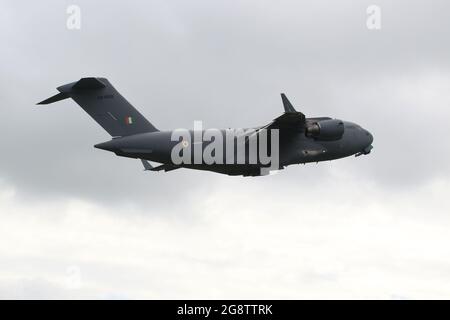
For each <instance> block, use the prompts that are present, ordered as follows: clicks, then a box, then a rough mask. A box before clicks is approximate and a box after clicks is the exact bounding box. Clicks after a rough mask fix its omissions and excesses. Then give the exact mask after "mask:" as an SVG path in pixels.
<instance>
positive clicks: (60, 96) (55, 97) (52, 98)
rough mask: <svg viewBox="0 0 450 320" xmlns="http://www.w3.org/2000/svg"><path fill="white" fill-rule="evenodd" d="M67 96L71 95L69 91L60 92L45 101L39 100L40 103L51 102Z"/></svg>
mask: <svg viewBox="0 0 450 320" xmlns="http://www.w3.org/2000/svg"><path fill="white" fill-rule="evenodd" d="M67 98H70V95H69V94H68V93H67V92H60V93H58V94H55V95H54V96H53V97H50V98H48V99H45V100H44V101H41V102H39V103H38V104H50V103H53V102H56V101H60V100H64V99H67Z"/></svg>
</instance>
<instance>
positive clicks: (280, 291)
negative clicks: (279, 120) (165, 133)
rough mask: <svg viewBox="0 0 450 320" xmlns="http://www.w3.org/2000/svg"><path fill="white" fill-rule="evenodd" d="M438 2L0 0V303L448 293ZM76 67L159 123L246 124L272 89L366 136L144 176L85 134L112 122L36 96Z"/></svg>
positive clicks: (442, 5) (446, 73)
mask: <svg viewBox="0 0 450 320" xmlns="http://www.w3.org/2000/svg"><path fill="white" fill-rule="evenodd" d="M72 4H76V5H78V6H79V8H80V9H81V28H80V29H79V30H69V29H68V28H67V24H66V22H67V19H68V17H69V15H68V14H67V12H66V10H67V7H68V6H69V5H72ZM372 4H376V5H378V6H379V8H380V9H381V29H380V30H369V29H368V28H367V26H366V20H367V18H368V15H367V13H366V10H367V8H368V7H369V6H370V5H372ZM449 12H450V3H449V2H448V1H444V0H442V1H438V0H435V1H429V0H428V1H425V0H421V1H411V0H408V1H406V0H394V1H393V0H383V1H376V2H372V1H363V0H360V1H356V0H353V1H331V0H329V1H317V0H316V1H298V0H295V1H294V0H293V1H286V0H282V1H262V0H252V1H250V0H248V1H247V0H244V1H239V2H237V1H225V0H215V1H206V0H205V1H197V0H194V1H181V0H180V1H167V0H164V1H163V0H161V1H145V2H143V1H137V0H130V1H126V2H123V3H115V2H114V3H113V2H111V1H95V2H94V1H87V0H84V1H81V0H77V1H56V0H54V1H50V0H44V1H39V2H31V1H9V0H6V1H2V2H1V3H0V41H1V42H2V50H0V61H1V63H0V68H1V69H0V117H1V119H2V124H1V126H0V144H1V157H0V298H132V299H133V298H167V299H169V298H178V299H187V298H189V299H191V298H199V299H202V298H204V299H208V298H243V299H251V298H256V299H257V298H268V299H271V298H273V299H275V298H287V299H299V298H375V299H382V298H383V299H404V298H405V299H409V298H410V299H414V298H447V299H448V298H450V216H449V214H450V197H449V191H450V144H449V142H448V137H449V136H450V127H449V125H448V121H449V119H450V109H449V107H450V62H449V61H450V60H449V57H450V43H449V41H448V39H449V38H450V17H449V15H450V13H449ZM86 76H99V77H100V76H101V77H106V78H108V79H109V80H110V81H111V83H113V84H114V86H115V87H116V89H118V90H119V91H120V92H121V94H122V95H124V96H125V97H126V98H127V99H128V100H129V101H130V102H131V103H132V104H133V105H134V106H135V107H136V108H138V109H139V110H140V111H141V112H142V113H143V114H144V115H145V116H146V117H147V118H148V119H149V120H150V121H151V122H152V123H153V124H154V125H155V126H156V127H158V128H159V129H162V130H163V129H171V128H192V127H193V122H194V120H202V121H203V122H204V125H205V126H206V127H214V128H221V127H251V126H257V125H264V124H267V123H268V122H270V121H271V120H272V119H273V118H275V117H276V116H278V115H279V114H281V112H282V111H283V108H282V104H281V99H280V97H279V93H280V92H286V94H287V95H288V97H289V98H290V100H291V101H292V103H293V104H294V105H295V106H296V107H297V109H298V110H299V111H302V112H303V113H305V114H306V115H307V116H331V117H336V118H339V119H344V120H349V121H352V122H356V123H358V124H360V125H361V126H363V127H364V128H366V129H368V130H369V131H371V132H372V134H373V135H374V150H373V152H372V153H371V154H370V155H369V156H364V157H359V158H354V157H350V158H346V159H341V160H337V161H333V162H326V163H319V164H317V165H316V164H310V165H305V166H291V167H288V168H287V169H286V170H283V171H281V172H280V173H278V174H276V175H272V176H266V177H256V178H243V177H228V176H224V175H219V174H215V173H209V172H198V171H190V170H184V169H181V170H176V171H173V172H169V173H148V172H143V171H142V167H141V164H140V162H139V161H137V160H133V159H126V158H119V157H116V156H115V155H114V154H111V153H108V152H105V151H102V150H98V149H94V148H93V145H94V144H96V143H99V142H103V141H107V140H109V138H110V137H109V136H108V134H107V133H106V132H105V131H103V129H102V128H101V127H100V126H98V125H97V124H96V123H95V122H94V121H93V120H92V119H90V118H89V116H88V115H87V114H86V113H84V112H83V110H82V109H81V108H79V107H78V106H77V105H76V104H75V103H74V102H73V101H72V100H69V99H68V100H64V101H61V102H59V103H57V104H53V105H49V106H39V107H38V106H35V103H37V102H39V101H41V100H43V99H45V98H48V97H49V96H51V95H53V94H55V93H56V92H57V91H56V87H57V86H60V85H62V84H65V83H68V82H72V81H76V80H78V79H79V78H81V77H86Z"/></svg>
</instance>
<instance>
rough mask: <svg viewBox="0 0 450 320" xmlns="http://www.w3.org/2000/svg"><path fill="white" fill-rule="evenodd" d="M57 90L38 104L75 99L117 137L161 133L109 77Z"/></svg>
mask: <svg viewBox="0 0 450 320" xmlns="http://www.w3.org/2000/svg"><path fill="white" fill-rule="evenodd" d="M57 89H58V91H59V92H60V93H58V94H56V95H54V96H52V97H50V98H48V99H46V100H44V101H41V102H39V103H38V104H40V105H41V104H50V103H53V102H57V101H60V100H64V99H67V98H72V99H73V100H75V102H76V103H77V104H78V105H80V107H81V108H83V109H84V111H86V112H87V113H88V114H89V115H90V116H91V117H92V118H93V119H94V120H95V121H96V122H97V123H98V124H99V125H101V126H102V127H103V129H105V130H106V131H107V132H108V133H109V134H110V135H111V136H113V137H121V136H128V135H132V134H137V133H144V132H154V131H158V129H156V128H155V127H154V126H153V125H152V124H151V123H150V122H149V121H148V120H147V119H146V118H145V117H144V116H143V115H142V114H140V113H139V111H137V110H136V109H135V108H134V107H133V106H132V105H131V104H130V103H129V102H128V101H127V100H126V99H125V98H124V97H122V95H121V94H120V93H119V92H118V91H117V90H116V89H115V88H114V87H113V86H112V85H111V83H110V82H109V81H108V80H107V79H105V78H82V79H80V80H79V81H77V82H72V83H69V84H66V85H63V86H60V87H58V88H57Z"/></svg>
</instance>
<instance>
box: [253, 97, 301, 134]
mask: <svg viewBox="0 0 450 320" xmlns="http://www.w3.org/2000/svg"><path fill="white" fill-rule="evenodd" d="M281 99H282V101H283V107H284V111H285V112H284V113H283V114H282V115H281V116H279V117H278V118H275V119H274V120H273V121H272V122H271V123H269V124H268V125H266V126H263V127H261V128H259V129H258V131H259V130H261V129H290V128H299V127H303V126H304V125H305V121H306V117H305V115H304V114H303V113H301V112H299V111H297V110H295V108H294V107H293V106H292V104H291V102H290V101H289V99H288V98H287V97H286V95H285V94H284V93H282V94H281Z"/></svg>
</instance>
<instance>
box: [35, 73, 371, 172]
mask: <svg viewBox="0 0 450 320" xmlns="http://www.w3.org/2000/svg"><path fill="white" fill-rule="evenodd" d="M57 89H58V91H59V93H58V94H56V95H54V96H52V97H50V98H48V99H46V100H44V101H42V102H39V103H38V104H50V103H53V102H56V101H59V100H63V99H66V98H72V99H73V100H75V102H76V103H78V104H79V105H80V106H81V107H82V108H83V109H84V110H85V111H86V112H87V113H88V114H89V115H90V116H91V117H92V118H93V119H94V120H95V121H96V122H97V123H98V124H99V125H100V126H102V127H103V129H105V130H106V131H107V132H108V133H109V134H110V135H111V136H112V139H111V140H110V141H107V142H103V143H99V144H96V145H95V147H96V148H99V149H103V150H107V151H111V152H114V153H115V154H116V155H118V156H122V157H129V158H135V159H140V160H141V161H142V164H143V165H144V169H145V170H148V171H161V170H163V171H171V170H175V169H179V168H189V169H198V170H208V171H213V172H218V173H223V174H228V175H242V176H260V175H265V174H267V173H268V172H269V171H268V170H267V169H270V170H280V169H284V168H285V167H286V166H288V165H291V164H305V163H309V162H319V161H327V160H334V159H339V158H344V157H348V156H351V155H355V156H360V155H366V154H369V153H370V151H371V150H372V142H373V137H372V135H371V134H370V132H369V131H367V130H365V129H363V128H362V127H360V126H359V125H357V124H355V123H352V122H348V121H342V120H338V119H332V118H329V117H317V118H306V117H305V115H304V114H303V113H301V112H299V111H297V110H295V109H294V107H293V106H292V104H291V103H290V102H289V100H288V98H287V97H286V96H285V95H284V94H281V97H282V102H283V105H284V111H285V112H284V113H283V114H282V115H280V116H279V117H277V118H276V119H274V120H273V121H271V122H270V123H268V124H266V125H264V126H261V127H257V128H251V129H242V130H237V129H223V130H217V129H214V130H215V131H213V132H212V134H211V132H209V134H208V130H201V131H196V130H185V131H183V130H180V129H177V130H170V131H160V130H158V129H157V128H156V127H154V126H153V125H152V124H151V123H150V122H149V121H148V120H147V119H146V118H145V117H144V116H142V115H141V114H140V113H139V111H137V110H136V109H135V108H134V107H133V106H132V105H131V104H130V103H129V102H128V101H127V100H125V98H123V97H122V96H121V95H120V93H119V92H118V91H117V90H116V89H115V88H114V87H113V86H112V85H111V84H110V82H109V81H108V80H107V79H105V78H93V77H91V78H82V79H80V80H79V81H77V82H72V83H69V84H66V85H63V86H60V87H58V88H57ZM264 131H266V132H267V134H266V137H267V135H269V136H270V138H271V139H270V141H267V138H266V140H264V139H263V137H264V135H263V133H265V132H264ZM183 132H184V133H183ZM186 132H187V134H186ZM230 132H231V133H232V134H233V135H231V137H232V138H231V139H228V137H229V136H230ZM236 132H237V134H236ZM275 133H276V134H275ZM207 135H208V136H209V139H208V138H206V139H205V137H206V136H207ZM212 137H214V139H212ZM242 137H244V138H243V139H240V138H242ZM199 139H200V140H199ZM255 139H256V140H257V141H259V143H260V144H259V145H257V147H256V148H253V149H252V148H251V147H250V146H254V145H255V144H252V143H251V141H253V140H255ZM225 141H226V142H227V143H228V145H226V144H227V143H225ZM238 141H241V142H243V143H242V145H243V147H244V149H245V150H244V153H242V152H241V155H236V153H239V152H240V151H237V150H238V149H239V143H237V142H238ZM234 142H236V145H235V144H234ZM220 143H221V144H220ZM212 144H214V148H212V147H211V145H212ZM230 145H231V147H230ZM192 146H193V147H194V149H195V148H197V149H198V150H200V155H201V156H202V152H205V153H206V151H207V149H209V151H210V154H209V158H208V159H209V160H208V159H206V158H202V157H201V158H200V160H199V159H194V158H195V156H194V154H195V152H192V150H190V149H191V147H192ZM212 149H214V150H212ZM174 150H175V151H174ZM230 150H231V155H230ZM258 151H259V153H258ZM263 151H265V152H266V156H268V155H269V153H270V158H269V159H270V160H271V161H270V163H268V162H267V161H265V162H264V161H263V160H262V154H263ZM253 153H256V156H252V155H251V154H253ZM181 155H182V156H183V159H182V161H180V157H181ZM175 156H176V157H175ZM275 156H276V161H274V159H275ZM211 157H212V161H211ZM266 158H267V157H266ZM255 159H256V160H255ZM149 161H152V162H158V163H159V165H158V166H153V165H151V164H150V162H149ZM274 164H275V165H276V167H274Z"/></svg>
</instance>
